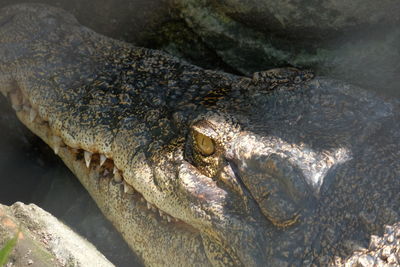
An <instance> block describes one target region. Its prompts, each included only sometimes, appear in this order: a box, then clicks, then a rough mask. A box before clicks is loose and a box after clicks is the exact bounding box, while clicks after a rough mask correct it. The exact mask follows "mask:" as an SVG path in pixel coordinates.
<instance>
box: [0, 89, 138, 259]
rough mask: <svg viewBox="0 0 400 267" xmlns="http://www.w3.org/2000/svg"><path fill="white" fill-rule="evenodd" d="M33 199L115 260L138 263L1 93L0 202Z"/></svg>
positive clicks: (87, 196)
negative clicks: (15, 113)
mask: <svg viewBox="0 0 400 267" xmlns="http://www.w3.org/2000/svg"><path fill="white" fill-rule="evenodd" d="M16 201H20V202H23V203H25V204H29V203H35V204H36V205H38V206H40V207H41V208H43V209H44V210H46V211H48V212H50V213H51V214H53V215H54V216H55V217H57V218H59V219H61V220H62V221H63V222H64V223H65V224H67V225H68V226H70V227H71V228H72V229H74V230H75V231H76V232H78V233H79V234H81V235H82V236H84V237H86V238H87V239H88V240H89V241H91V242H92V243H93V244H94V245H95V246H96V247H97V249H98V250H99V251H100V252H102V253H103V254H104V255H105V256H106V257H107V258H108V259H109V260H110V261H111V262H113V263H114V264H115V265H116V266H141V264H140V263H139V260H138V258H137V257H136V256H135V255H133V253H132V252H131V250H130V249H129V247H128V246H127V245H126V243H125V242H124V241H123V239H122V238H121V236H120V235H119V233H118V232H117V231H116V230H115V229H114V228H113V226H112V225H111V223H110V222H109V221H107V219H106V218H105V217H104V216H103V215H102V213H101V212H100V210H99V208H98V207H97V206H96V204H95V203H94V201H93V200H92V199H91V198H90V196H89V194H88V193H87V192H86V190H85V189H84V188H83V187H82V185H81V184H80V183H79V181H78V180H77V178H75V176H74V175H73V174H72V173H71V172H70V171H69V170H68V169H67V168H66V167H65V166H64V164H63V163H62V161H61V160H60V159H59V158H58V157H57V156H55V155H54V152H53V151H52V150H51V149H50V148H49V147H48V146H47V145H46V144H45V143H43V142H42V141H41V140H40V139H39V138H38V137H36V136H34V135H33V134H32V133H31V132H30V131H29V130H28V129H26V128H25V126H23V125H22V124H21V123H20V122H19V121H18V119H17V118H16V116H15V115H14V112H13V111H12V110H11V109H10V108H9V105H8V103H7V100H6V99H5V98H4V97H3V95H1V96H0V203H2V204H5V205H11V204H13V203H15V202H16Z"/></svg>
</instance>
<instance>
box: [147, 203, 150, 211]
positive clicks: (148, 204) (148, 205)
mask: <svg viewBox="0 0 400 267" xmlns="http://www.w3.org/2000/svg"><path fill="white" fill-rule="evenodd" d="M147 209H148V210H151V204H150V203H149V202H147Z"/></svg>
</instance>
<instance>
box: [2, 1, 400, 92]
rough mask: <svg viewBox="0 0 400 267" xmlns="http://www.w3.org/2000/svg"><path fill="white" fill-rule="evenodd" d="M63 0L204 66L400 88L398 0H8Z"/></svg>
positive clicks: (116, 29)
mask: <svg viewBox="0 0 400 267" xmlns="http://www.w3.org/2000/svg"><path fill="white" fill-rule="evenodd" d="M22 2H40V3H46V4H50V5H53V6H57V7H62V8H63V9H66V10H68V11H69V12H71V13H72V14H74V15H75V16H76V17H77V18H78V20H79V21H80V22H81V23H82V24H83V25H85V26H88V27H90V28H92V29H94V30H96V31H97V32H99V33H102V34H105V35H107V36H110V37H114V38H117V39H120V40H125V41H128V42H133V43H135V44H136V45H139V46H145V47H149V48H157V49H162V50H164V51H167V52H169V53H171V54H174V55H176V56H179V57H182V58H185V59H186V60H188V61H190V62H192V63H195V64H196V65H200V66H202V67H205V68H213V69H223V70H225V71H228V72H231V73H241V74H246V75H250V74H251V73H253V72H255V71H260V70H265V69H269V68H271V67H286V66H288V65H291V66H296V67H303V68H304V67H308V68H313V69H314V70H317V71H318V72H319V73H320V74H323V75H329V76H334V77H337V78H340V79H346V80H347V81H350V82H352V83H356V84H359V85H362V86H363V87H367V88H369V89H372V90H377V91H380V92H383V93H389V94H391V95H396V96H398V95H400V92H399V91H400V90H398V88H399V87H400V82H399V81H398V79H397V73H399V72H400V63H399V62H400V52H399V49H398V47H399V44H400V30H399V29H398V27H397V26H398V23H399V21H400V16H399V15H398V14H399V12H400V4H399V3H398V1H391V0H387V1H377V0H367V1H361V0H357V1H351V2H349V1H345V0H325V1H317V2H315V1H277V0H262V1H255V0H251V1H236V0H224V1H217V2H216V1H209V0H207V1H200V0H188V1H187V0H151V1H144V0H134V1H129V0H117V1H114V0H103V1H101V4H99V3H98V1H95V0H90V1H84V2H82V1H78V0H73V1H66V0H56V1H50V0H38V1H33V0H27V1H26V0H16V1H13V0H4V1H2V2H1V3H0V7H4V6H6V5H9V4H14V3H22Z"/></svg>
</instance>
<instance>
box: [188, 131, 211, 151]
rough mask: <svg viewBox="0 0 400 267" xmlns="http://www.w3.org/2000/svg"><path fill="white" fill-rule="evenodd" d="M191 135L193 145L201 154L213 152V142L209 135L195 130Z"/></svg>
mask: <svg viewBox="0 0 400 267" xmlns="http://www.w3.org/2000/svg"><path fill="white" fill-rule="evenodd" d="M193 135H194V136H193V137H194V145H195V146H196V147H197V149H198V150H199V151H200V153H201V154H203V155H204V156H211V155H212V154H214V152H215V143H214V141H213V140H212V139H211V138H210V137H208V136H206V135H204V134H202V133H199V132H197V131H194V132H193Z"/></svg>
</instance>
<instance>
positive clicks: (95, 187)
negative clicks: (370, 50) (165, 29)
mask: <svg viewBox="0 0 400 267" xmlns="http://www.w3.org/2000/svg"><path fill="white" fill-rule="evenodd" d="M0 91H1V92H2V93H3V94H4V95H5V96H7V97H8V98H9V101H10V103H11V105H12V106H13V107H14V109H15V110H16V112H17V116H18V117H19V119H20V120H21V121H22V122H23V123H24V124H25V125H26V126H27V127H28V128H29V129H31V130H32V131H33V132H34V133H35V134H37V135H38V136H40V137H41V138H42V139H43V140H44V141H45V142H46V143H47V144H49V145H50V146H51V147H53V149H54V150H55V152H56V154H58V155H59V156H60V157H61V158H62V159H63V161H64V162H65V164H66V165H67V166H68V167H69V168H70V169H71V170H72V171H73V172H74V173H75V174H76V176H77V177H78V178H79V180H80V181H81V182H82V184H83V185H84V186H85V188H86V189H87V190H88V191H89V193H90V194H91V196H92V197H93V198H94V199H95V201H96V202H97V204H98V205H99V207H100V208H101V210H102V211H103V213H104V214H105V215H106V216H107V217H108V218H109V219H110V220H111V221H112V222H113V224H114V225H115V227H116V228H117V229H118V230H119V232H121V234H122V235H123V237H124V238H125V240H126V241H127V243H128V244H129V245H130V246H131V248H132V249H133V250H134V251H135V252H136V253H137V254H138V255H139V256H141V258H142V259H143V261H144V263H145V264H146V265H149V266H161V265H164V266H165V265H168V264H173V265H176V266H192V265H198V266H209V265H214V266H229V265H232V266H240V265H246V266H265V265H266V264H268V265H272V266H274V265H276V266H282V265H283V264H287V263H291V264H294V265H301V264H310V263H316V264H326V263H328V262H332V260H333V257H334V256H335V255H336V256H342V257H343V256H346V255H349V254H350V253H351V252H352V251H353V250H354V248H355V247H356V246H357V245H358V244H359V245H367V242H368V236H369V235H370V234H371V233H377V232H379V231H381V230H382V226H383V225H384V224H385V223H394V222H396V221H399V208H400V194H398V192H400V179H399V174H400V163H399V161H398V158H399V156H400V152H399V151H400V149H399V147H400V142H399V141H400V131H399V130H400V125H399V124H400V123H399V121H400V120H399V116H398V115H397V114H398V111H399V109H398V105H397V104H396V103H391V102H385V101H384V100H382V99H380V98H379V97H377V96H373V95H371V94H369V93H367V92H364V91H362V90H360V89H358V88H355V87H353V86H350V85H346V84H344V83H341V82H338V81H334V80H330V79H326V78H323V77H316V78H314V79H312V74H310V73H309V72H307V71H299V70H296V69H277V70H271V71H266V72H261V73H255V74H254V76H253V78H251V79H250V78H246V77H239V76H234V75H230V74H226V73H222V72H216V71H210V70H204V69H201V68H198V67H195V66H193V65H190V64H187V63H185V62H183V61H180V60H178V59H176V58H173V57H171V56H169V55H166V54H164V53H162V52H159V51H153V50H149V49H144V48H138V47H134V46H132V45H130V44H127V43H123V42H119V41H116V40H112V39H110V38H107V37H104V36H101V35H98V34H96V33H94V32H92V31H91V30H89V29H87V28H85V27H82V26H80V25H79V24H78V23H77V21H76V20H75V19H74V18H73V17H72V16H70V15H68V14H67V13H65V12H64V11H62V10H59V9H55V8H51V7H47V6H43V5H17V6H13V7H8V8H4V9H2V10H1V11H0Z"/></svg>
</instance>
